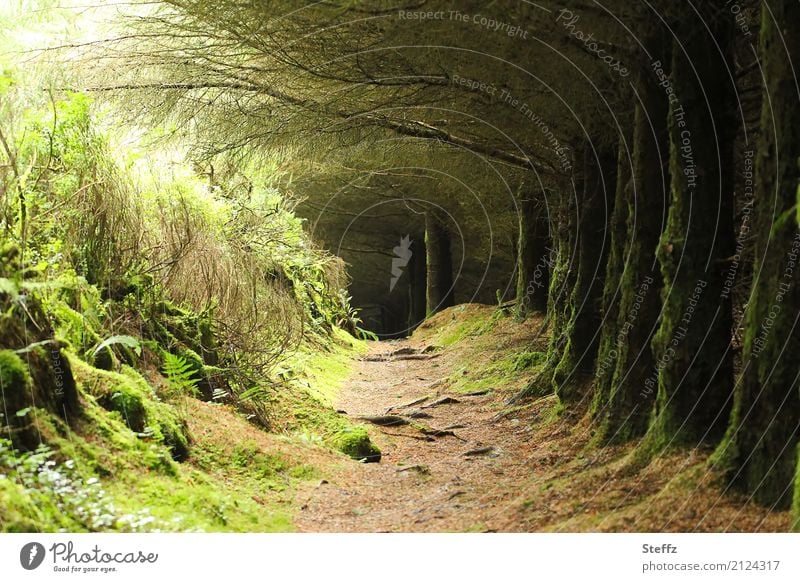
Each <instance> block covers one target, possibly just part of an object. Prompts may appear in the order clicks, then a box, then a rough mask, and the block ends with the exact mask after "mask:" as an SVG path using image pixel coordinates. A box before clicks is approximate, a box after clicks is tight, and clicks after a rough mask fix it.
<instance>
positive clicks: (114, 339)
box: [93, 335, 142, 356]
mask: <svg viewBox="0 0 800 582" xmlns="http://www.w3.org/2000/svg"><path fill="white" fill-rule="evenodd" d="M116 344H120V345H123V346H127V347H129V348H131V349H132V350H133V351H134V352H136V355H137V356H141V355H142V346H141V344H140V343H139V340H137V339H136V338H135V337H133V336H130V335H112V336H111V337H110V338H108V339H106V340H103V341H102V342H100V344H98V346H97V347H96V348H95V349H94V352H93V355H95V356H96V355H97V354H98V353H99V352H100V351H102V350H104V349H105V348H107V347H109V346H113V345H116Z"/></svg>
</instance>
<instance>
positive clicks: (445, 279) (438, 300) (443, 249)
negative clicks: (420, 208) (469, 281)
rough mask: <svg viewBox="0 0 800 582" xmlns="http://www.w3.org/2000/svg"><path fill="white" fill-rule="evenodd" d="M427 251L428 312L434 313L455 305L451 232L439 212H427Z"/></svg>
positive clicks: (428, 313)
mask: <svg viewBox="0 0 800 582" xmlns="http://www.w3.org/2000/svg"><path fill="white" fill-rule="evenodd" d="M425 252H426V256H427V266H428V269H427V270H428V273H427V277H426V281H427V294H426V298H427V301H426V305H427V308H426V312H427V315H428V316H431V315H433V314H434V313H437V312H439V311H441V310H442V309H445V308H447V307H451V306H452V305H453V287H454V285H453V261H452V258H451V255H450V233H449V232H448V230H447V227H446V226H445V224H444V222H443V221H442V219H441V217H440V215H439V213H438V212H437V211H435V210H431V211H428V212H426V213H425Z"/></svg>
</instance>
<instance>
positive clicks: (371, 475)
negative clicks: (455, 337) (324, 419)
mask: <svg viewBox="0 0 800 582" xmlns="http://www.w3.org/2000/svg"><path fill="white" fill-rule="evenodd" d="M426 347H427V346H426V345H425V344H424V342H420V341H417V340H398V341H388V342H371V344H370V351H369V353H368V354H367V355H366V356H364V357H363V358H362V360H361V361H360V362H359V363H358V366H357V368H356V370H355V371H354V373H353V375H352V376H351V378H350V381H349V382H348V383H347V384H346V385H345V386H344V387H343V389H342V391H341V393H340V396H339V400H338V401H337V402H336V408H337V409H340V410H343V411H346V413H347V414H348V415H349V416H350V417H351V418H352V419H354V420H355V419H357V418H358V417H362V416H381V415H386V414H394V415H404V418H408V415H409V414H410V413H412V412H416V413H423V414H428V415H430V417H429V418H428V417H424V418H411V419H409V420H410V421H411V423H412V424H410V425H404V426H376V425H373V424H368V423H365V424H366V425H367V426H368V427H369V430H370V433H371V435H372V436H373V440H374V441H375V442H376V443H377V444H378V446H379V447H380V448H381V451H382V453H383V458H382V459H381V461H380V463H348V464H347V466H346V468H345V469H344V470H343V471H341V472H337V473H336V475H335V476H333V477H331V478H330V479H331V482H329V483H328V482H324V481H323V482H322V483H320V484H319V485H318V486H315V487H314V488H313V489H311V490H309V491H306V492H304V493H301V494H300V495H301V499H300V503H301V505H302V507H301V510H300V511H299V512H298V515H297V516H296V519H295V525H296V527H297V528H298V529H299V530H301V531H328V532H330V531H333V532H339V531H348V532H350V531H362V532H363V531H366V532H379V531H405V532H409V531H497V530H501V529H507V526H506V527H504V525H503V523H501V522H503V521H505V523H506V524H507V523H508V522H507V521H506V520H503V519H502V518H501V516H500V513H501V510H502V508H505V507H508V505H509V503H511V502H513V500H515V499H516V498H517V496H518V494H519V485H520V483H523V482H525V477H526V476H527V475H529V473H528V471H530V467H527V468H526V466H525V465H526V462H525V457H526V456H529V455H530V452H531V451H530V442H528V446H527V449H526V447H525V442H526V441H525V435H526V433H528V432H529V430H530V429H529V428H524V427H523V426H520V424H519V421H518V420H516V421H515V420H513V419H511V420H509V419H502V420H495V419H494V417H495V415H496V414H497V412H498V409H499V396H495V395H493V394H492V393H491V392H490V393H487V394H473V395H465V394H458V393H452V392H449V391H448V390H447V384H448V382H447V380H446V379H447V378H448V376H450V375H451V374H452V373H453V372H454V368H455V358H453V357H452V354H449V353H448V351H447V350H446V349H444V350H440V351H438V350H437V351H431V348H428V351H427V352H426V350H425V348H426ZM446 396H450V397H452V398H454V399H455V400H457V401H456V402H447V403H441V404H435V403H436V402H437V401H438V400H440V399H442V398H444V397H446ZM423 397H427V399H426V400H425V401H424V402H420V403H419V404H416V405H413V406H405V407H401V406H402V405H404V404H407V403H410V402H413V401H415V400H418V399H421V398H423ZM427 428H433V429H442V430H443V429H447V430H448V431H451V432H452V434H446V435H444V436H430V435H426V434H424V432H423V430H425V429H427ZM421 429H422V430H421ZM489 447H491V450H488V451H487V450H486V449H488V448H489ZM526 450H527V455H526V454H525V451H526ZM467 452H470V454H465V453H467ZM304 495H305V496H306V497H305V498H303V496H304Z"/></svg>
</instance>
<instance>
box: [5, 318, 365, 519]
mask: <svg viewBox="0 0 800 582" xmlns="http://www.w3.org/2000/svg"><path fill="white" fill-rule="evenodd" d="M363 349H364V347H363V343H362V342H358V341H357V340H352V339H351V338H350V336H348V335H347V334H345V333H343V332H340V331H338V330H337V331H336V332H334V341H332V342H331V343H330V345H329V346H327V348H320V347H319V346H316V347H310V346H309V347H304V348H302V349H301V350H299V351H298V352H297V353H295V354H292V355H291V356H290V357H289V358H288V359H287V361H286V362H285V363H284V369H285V370H287V377H288V375H290V376H291V381H289V382H287V388H289V387H291V390H288V389H287V391H286V392H285V393H282V392H281V391H280V390H279V391H278V392H277V396H276V397H275V400H276V401H277V402H279V403H281V406H282V412H281V414H285V418H284V419H283V423H282V425H281V426H280V427H278V430H277V432H278V434H270V433H267V432H265V431H264V430H262V429H260V428H258V427H256V426H254V425H253V424H251V423H250V422H248V421H247V420H246V419H245V418H244V417H243V416H242V415H241V414H240V413H239V412H237V411H236V410H235V409H233V408H232V407H230V406H227V405H223V404H216V403H206V402H201V401H199V400H197V399H195V398H193V397H191V396H187V395H175V394H173V393H171V392H170V391H169V390H168V387H167V386H166V385H167V384H168V383H167V382H165V381H164V379H163V378H160V376H159V375H158V371H157V370H153V371H152V372H151V373H147V374H144V375H143V374H142V372H140V371H137V370H136V369H134V368H132V367H130V366H128V365H125V364H120V363H119V362H116V363H115V365H114V367H115V369H116V371H109V370H101V369H98V368H96V367H94V366H93V365H91V364H88V363H86V362H85V361H83V360H82V359H81V358H79V357H78V356H77V355H75V354H74V353H73V354H72V355H70V356H69V360H70V364H71V368H72V370H73V374H74V376H75V380H76V384H77V389H78V393H79V398H80V402H81V417H80V419H79V421H78V423H77V425H76V426H74V427H70V426H68V425H67V424H66V423H65V422H64V421H63V420H62V419H60V418H59V417H58V416H57V415H55V414H52V413H51V412H49V411H47V410H44V409H37V408H33V409H31V410H28V411H26V412H25V414H27V415H30V416H31V418H33V419H35V423H36V428H37V430H38V431H39V432H38V434H39V436H40V439H41V441H42V443H44V444H45V445H46V448H43V449H41V450H40V451H38V452H29V453H22V452H20V451H16V450H14V449H13V448H12V447H11V446H10V443H9V442H8V441H0V531H109V530H116V531H240V532H241V531H259V532H271V531H291V530H292V529H293V523H292V521H293V514H294V512H295V509H296V505H297V504H296V499H295V496H296V493H297V491H298V489H300V488H302V487H303V484H304V483H307V482H309V481H314V480H319V479H320V478H321V477H322V476H323V475H324V474H325V471H326V467H329V466H335V465H336V464H337V463H340V462H342V457H341V455H339V454H337V453H336V452H334V451H332V450H331V447H337V448H339V449H346V450H347V452H349V453H352V454H354V455H357V454H362V453H363V452H364V451H363V450H362V449H363V448H364V447H367V448H370V447H373V446H374V445H372V444H371V442H370V441H369V438H368V437H367V436H366V434H365V435H362V436H364V437H365V438H361V439H357V440H358V443H356V444H357V445H358V446H357V447H355V448H357V449H358V450H355V449H353V450H350V449H352V448H353V443H354V442H355V441H353V440H352V439H351V440H348V441H347V442H344V441H343V440H342V439H341V438H340V435H342V434H346V433H349V431H351V430H352V426H351V425H350V423H349V422H347V421H346V420H345V419H343V418H342V417H341V416H340V415H338V414H337V413H336V412H335V411H334V410H333V409H332V408H331V402H332V401H333V399H334V398H335V396H336V390H337V387H338V386H339V384H341V382H342V381H343V380H344V379H345V378H346V377H347V375H348V374H349V372H350V366H351V362H352V359H353V356H354V355H355V354H357V353H359V352H360V351H363ZM3 354H5V355H3ZM0 355H2V357H3V358H4V359H2V361H0V364H2V373H3V380H4V384H9V385H10V384H14V385H15V386H16V384H18V383H19V382H23V383H24V382H29V381H30V378H29V376H28V375H27V373H26V372H25V369H24V363H23V366H22V367H20V366H19V365H16V366H15V364H20V362H22V360H21V359H20V358H19V357H18V356H16V355H15V354H13V353H12V352H0ZM288 371H290V373H289V372H288ZM145 376H147V378H145ZM12 381H13V382H12ZM355 431H363V429H360V428H356V429H355ZM353 434H354V433H353ZM364 450H366V449H364ZM345 462H349V461H345ZM52 483H60V487H61V489H62V492H61V493H54V491H53V489H52V487H49V486H48V484H51V485H52Z"/></svg>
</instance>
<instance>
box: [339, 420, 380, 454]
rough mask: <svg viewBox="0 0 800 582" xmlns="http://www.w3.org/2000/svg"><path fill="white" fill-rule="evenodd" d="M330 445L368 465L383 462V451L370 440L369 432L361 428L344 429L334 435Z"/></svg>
mask: <svg viewBox="0 0 800 582" xmlns="http://www.w3.org/2000/svg"><path fill="white" fill-rule="evenodd" d="M330 443H331V445H332V446H333V447H334V448H335V449H336V450H338V451H341V452H343V453H344V454H345V455H347V456H349V457H350V458H352V459H356V460H358V461H365V462H367V463H377V462H378V461H380V460H381V450H380V449H379V448H378V447H376V446H375V445H374V444H373V442H372V441H371V440H370V438H369V433H368V432H367V430H366V429H365V428H362V427H360V426H355V427H348V428H345V429H342V430H341V431H339V432H337V433H336V434H335V435H333V437H332V438H331V439H330Z"/></svg>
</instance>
